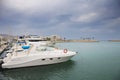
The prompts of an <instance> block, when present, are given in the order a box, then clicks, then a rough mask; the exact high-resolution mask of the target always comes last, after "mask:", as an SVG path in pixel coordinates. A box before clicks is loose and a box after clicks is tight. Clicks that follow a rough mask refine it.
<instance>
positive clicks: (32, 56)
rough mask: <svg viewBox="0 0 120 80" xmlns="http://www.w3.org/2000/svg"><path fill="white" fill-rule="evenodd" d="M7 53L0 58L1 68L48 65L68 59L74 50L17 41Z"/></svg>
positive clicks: (73, 53)
mask: <svg viewBox="0 0 120 80" xmlns="http://www.w3.org/2000/svg"><path fill="white" fill-rule="evenodd" d="M7 52H8V54H7V55H6V57H4V58H3V59H2V64H1V67H2V68H8V69H11V68H21V67H30V66H37V65H48V64H55V63H61V62H65V61H68V60H69V59H71V58H72V57H73V56H74V55H75V54H76V52H72V51H69V50H67V49H64V50H60V49H58V48H53V47H48V46H41V45H39V44H37V42H36V44H30V43H27V42H24V41H23V42H19V43H17V44H15V45H14V46H13V47H12V48H11V50H10V51H7Z"/></svg>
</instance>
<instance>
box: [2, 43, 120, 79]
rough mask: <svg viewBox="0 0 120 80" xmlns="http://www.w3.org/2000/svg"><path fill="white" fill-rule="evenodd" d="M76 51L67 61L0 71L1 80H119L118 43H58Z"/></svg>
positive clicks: (119, 57)
mask: <svg viewBox="0 0 120 80" xmlns="http://www.w3.org/2000/svg"><path fill="white" fill-rule="evenodd" d="M56 46H58V47H59V48H62V49H64V48H67V49H69V50H72V51H77V52H78V53H77V55H76V56H74V57H73V58H72V59H71V60H70V61H67V62H64V63H60V64H54V65H47V66H37V67H29V68H20V69H12V70H2V71H0V80H120V43H118V42H96V43H59V44H56Z"/></svg>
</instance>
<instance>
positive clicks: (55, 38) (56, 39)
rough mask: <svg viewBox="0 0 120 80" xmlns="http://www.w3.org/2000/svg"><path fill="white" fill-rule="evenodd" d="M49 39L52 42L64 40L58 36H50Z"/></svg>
mask: <svg viewBox="0 0 120 80" xmlns="http://www.w3.org/2000/svg"><path fill="white" fill-rule="evenodd" d="M47 38H49V39H50V40H51V41H61V40H63V39H62V38H61V37H60V36H58V35H51V36H48V37H47Z"/></svg>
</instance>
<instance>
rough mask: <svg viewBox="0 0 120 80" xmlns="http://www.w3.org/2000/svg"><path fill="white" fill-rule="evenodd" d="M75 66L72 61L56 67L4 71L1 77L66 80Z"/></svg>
mask: <svg viewBox="0 0 120 80" xmlns="http://www.w3.org/2000/svg"><path fill="white" fill-rule="evenodd" d="M74 65H75V62H74V61H72V60H70V61H67V62H65V63H60V64H54V65H47V66H38V67H29V68H20V69H12V70H3V71H2V72H1V74H0V75H1V78H2V79H3V80H53V79H58V78H64V77H65V75H64V74H66V75H67V74H69V72H71V70H72V69H73V68H74Z"/></svg>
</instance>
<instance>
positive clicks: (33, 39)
mask: <svg viewBox="0 0 120 80" xmlns="http://www.w3.org/2000/svg"><path fill="white" fill-rule="evenodd" d="M25 40H26V41H28V43H30V44H39V45H41V46H54V45H55V42H52V41H47V40H46V39H45V38H43V37H40V36H38V35H29V37H25Z"/></svg>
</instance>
